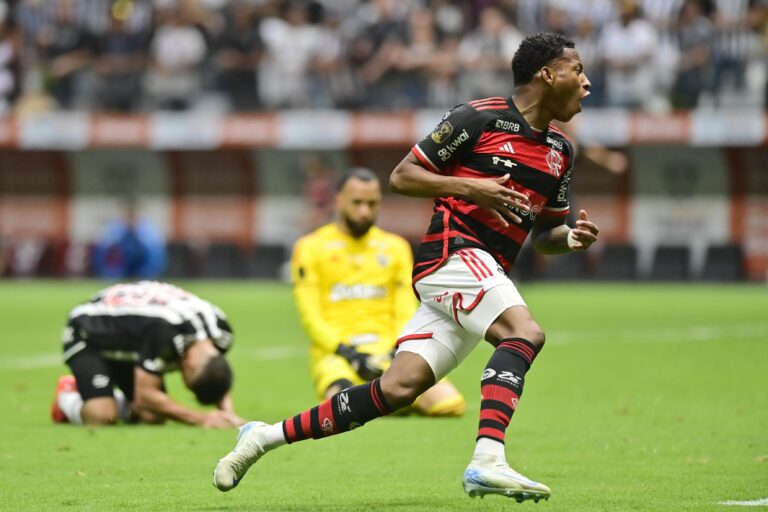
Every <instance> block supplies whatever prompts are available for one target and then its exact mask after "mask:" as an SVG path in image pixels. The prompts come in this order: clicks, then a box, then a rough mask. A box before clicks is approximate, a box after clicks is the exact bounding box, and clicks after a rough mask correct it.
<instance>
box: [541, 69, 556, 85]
mask: <svg viewBox="0 0 768 512" xmlns="http://www.w3.org/2000/svg"><path fill="white" fill-rule="evenodd" d="M539 73H540V74H541V79H542V80H544V82H545V83H547V84H549V85H552V83H553V82H554V81H555V72H554V70H553V69H552V68H550V67H549V66H544V67H543V68H541V69H540V70H539Z"/></svg>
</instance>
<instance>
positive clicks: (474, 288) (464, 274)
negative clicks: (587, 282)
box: [397, 249, 526, 381]
mask: <svg viewBox="0 0 768 512" xmlns="http://www.w3.org/2000/svg"><path fill="white" fill-rule="evenodd" d="M414 287H415V288H416V292H417V293H418V294H419V298H420V300H421V304H420V305H419V308H418V309H417V310H416V313H414V315H413V317H411V319H410V320H409V321H408V323H407V324H406V325H405V327H404V328H403V331H402V333H401V334H400V337H399V339H398V341H397V343H398V350H403V351H406V352H413V353H416V354H419V355H420V356H421V357H423V358H424V360H426V361H427V363H428V364H429V366H430V367H431V368H432V371H433V372H434V374H435V381H438V380H440V379H442V378H443V377H445V376H446V375H447V374H448V373H450V372H451V371H452V370H453V369H454V368H456V367H457V366H458V365H459V363H461V362H462V361H463V360H464V359H465V358H466V357H467V356H468V355H469V353H470V352H472V350H473V349H474V348H475V347H476V346H477V343H478V342H479V341H480V339H482V338H484V337H485V332H486V331H487V330H488V328H489V327H490V326H491V324H492V323H493V322H494V320H496V319H497V318H498V317H499V315H500V314H501V313H503V312H504V310H506V309H507V308H510V307H512V306H525V305H526V304H525V301H524V300H523V298H522V297H521V296H520V292H518V291H517V288H516V287H515V285H514V283H512V281H511V280H510V279H509V277H507V275H506V274H505V273H504V270H503V269H502V268H501V266H499V264H498V263H496V260H494V259H493V257H492V256H491V255H490V254H488V253H487V252H485V251H482V250H480V249H462V250H461V251H457V252H455V253H454V254H452V255H451V256H450V257H449V258H448V259H447V260H446V261H445V262H444V263H443V264H442V265H441V266H440V267H439V268H438V269H437V270H435V271H434V272H432V273H431V274H429V275H427V276H424V277H423V278H421V279H420V280H419V281H417V282H416V284H415V286H414Z"/></svg>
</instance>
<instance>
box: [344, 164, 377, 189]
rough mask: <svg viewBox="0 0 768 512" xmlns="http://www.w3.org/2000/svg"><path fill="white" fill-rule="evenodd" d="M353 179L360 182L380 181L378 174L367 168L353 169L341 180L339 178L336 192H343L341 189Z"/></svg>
mask: <svg viewBox="0 0 768 512" xmlns="http://www.w3.org/2000/svg"><path fill="white" fill-rule="evenodd" d="M352 178H355V179H357V180H360V181H375V182H378V181H379V177H378V176H376V173H375V172H373V171H372V170H370V169H368V168H367V167H353V168H352V169H350V170H348V171H347V172H345V173H344V174H343V175H342V176H341V178H339V181H338V183H336V192H341V189H343V188H344V185H346V184H347V182H348V181H349V180H351V179H352Z"/></svg>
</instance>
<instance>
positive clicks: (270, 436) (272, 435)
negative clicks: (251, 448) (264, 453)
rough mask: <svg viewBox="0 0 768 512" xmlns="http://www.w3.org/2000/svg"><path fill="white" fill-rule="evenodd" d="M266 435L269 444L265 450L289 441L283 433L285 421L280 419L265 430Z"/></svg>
mask: <svg viewBox="0 0 768 512" xmlns="http://www.w3.org/2000/svg"><path fill="white" fill-rule="evenodd" d="M264 437H266V438H267V446H265V447H264V449H265V450H271V449H273V448H277V447H278V446H282V445H284V444H285V443H286V442H287V441H286V440H285V435H284V434H283V422H282V421H280V422H278V423H275V424H274V425H269V426H268V427H267V428H266V429H265V430H264Z"/></svg>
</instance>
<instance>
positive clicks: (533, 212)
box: [510, 193, 542, 222]
mask: <svg viewBox="0 0 768 512" xmlns="http://www.w3.org/2000/svg"><path fill="white" fill-rule="evenodd" d="M525 196H526V197H528V199H529V200H530V193H526V194H525ZM541 209H542V208H541V205H540V204H538V203H532V204H531V205H530V208H529V209H528V211H527V212H526V211H524V210H521V209H520V208H517V207H512V208H510V210H512V211H513V212H515V214H516V215H517V216H518V217H520V218H524V217H528V218H529V219H531V222H533V221H535V220H536V217H537V216H538V215H539V214H540V213H541Z"/></svg>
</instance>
